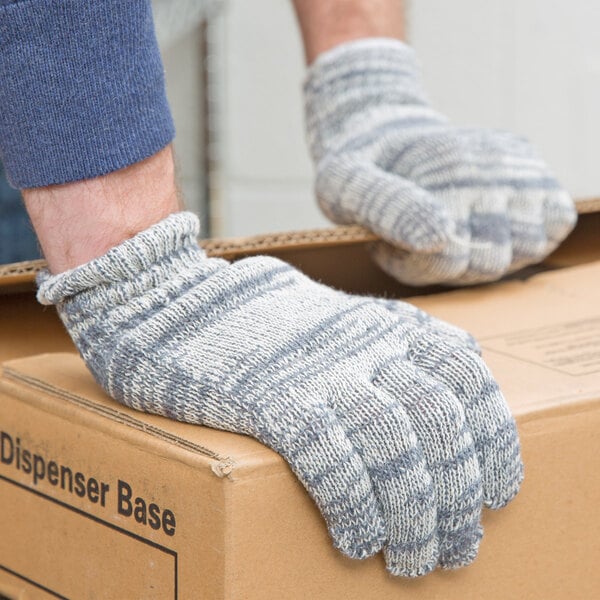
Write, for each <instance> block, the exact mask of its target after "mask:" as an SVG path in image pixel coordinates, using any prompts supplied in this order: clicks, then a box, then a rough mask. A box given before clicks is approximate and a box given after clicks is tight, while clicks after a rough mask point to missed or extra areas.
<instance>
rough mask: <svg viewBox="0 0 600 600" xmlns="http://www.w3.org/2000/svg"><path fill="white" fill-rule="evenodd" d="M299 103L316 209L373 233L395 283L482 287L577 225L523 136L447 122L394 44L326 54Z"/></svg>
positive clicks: (376, 251)
mask: <svg viewBox="0 0 600 600" xmlns="http://www.w3.org/2000/svg"><path fill="white" fill-rule="evenodd" d="M305 100H306V122H307V131H308V139H309V144H310V148H311V152H312V155H313V158H314V160H315V163H316V165H317V182H316V191H317V197H318V200H319V203H320V206H321V208H322V209H323V211H324V212H325V214H326V215H327V216H328V217H329V218H330V219H332V220H333V221H335V222H336V223H344V224H350V223H359V224H361V225H364V226H365V227H367V228H369V229H370V230H371V231H373V232H374V233H376V234H377V235H379V236H380V237H381V238H382V239H383V240H384V241H385V242H383V243H379V244H376V245H375V246H374V248H373V257H374V258H375V260H376V261H377V263H378V264H379V265H380V266H381V267H382V268H383V269H384V270H385V271H387V272H388V273H389V274H390V275H392V276H394V277H396V278H397V279H399V280H400V281H403V282H405V283H408V284H414V285H424V284H432V283H455V284H456V283H458V284H472V283H477V282H483V281H492V280H495V279H498V278H499V277H501V276H502V275H504V274H505V273H507V272H512V271H515V270H517V269H520V268H522V267H524V266H526V265H528V264H532V263H535V262H538V261H540V260H541V259H543V258H544V257H545V256H546V255H547V254H549V253H550V252H551V251H552V250H553V249H554V248H556V246H557V245H558V244H559V243H560V242H561V241H562V240H563V239H564V238H565V237H566V235H567V234H568V233H569V232H570V231H571V229H572V227H573V225H574V223H575V220H576V211H575V208H574V204H573V201H572V200H571V198H570V197H569V195H568V193H567V192H566V191H565V190H563V189H562V188H561V186H560V184H559V183H558V182H557V180H556V179H555V177H554V176H553V175H552V173H551V172H550V170H549V169H548V167H547V166H546V164H545V163H544V161H542V160H541V158H540V157H539V156H538V155H537V154H536V152H535V150H534V149H533V148H532V146H531V145H530V144H529V143H528V142H527V141H525V140H524V139H522V138H520V137H517V136H514V135H512V134H510V133H505V132H501V131H496V130H484V129H475V128H463V127H454V126H452V125H451V124H450V123H448V121H447V119H446V118H444V117H443V116H442V115H440V114H439V113H437V112H435V111H434V110H433V109H432V108H431V107H430V105H429V103H428V102H427V99H426V97H425V94H424V92H423V90H422V86H421V83H420V80H419V73H418V69H417V65H416V60H415V56H414V53H413V51H412V50H411V49H410V48H408V47H407V46H405V45H404V44H402V43H401V42H399V41H396V40H391V39H377V38H374V39H367V40H360V41H357V42H350V43H348V44H343V45H341V46H338V47H337V48H334V49H333V50H331V51H329V52H327V53H325V54H324V55H322V56H321V57H319V58H318V59H317V61H316V62H315V63H314V65H313V66H312V67H311V68H310V70H309V73H308V76H307V80H306V83H305Z"/></svg>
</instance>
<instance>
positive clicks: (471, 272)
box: [456, 189, 512, 283]
mask: <svg viewBox="0 0 600 600" xmlns="http://www.w3.org/2000/svg"><path fill="white" fill-rule="evenodd" d="M465 193H466V192H462V191H461V192H460V194H461V196H462V195H464V194H465ZM474 193H475V194H476V196H475V197H474V198H473V199H472V201H471V202H470V203H469V204H470V213H469V215H468V227H469V231H470V241H469V266H468V268H467V270H466V272H465V274H464V276H463V277H462V278H460V281H461V283H475V282H485V281H495V280H497V279H499V278H500V277H502V275H504V274H505V273H506V271H507V270H508V268H509V266H510V263H511V260H512V245H511V230H510V221H509V219H508V216H507V212H508V198H507V195H506V192H505V190H502V189H498V190H491V189H479V190H474ZM456 201H460V202H462V201H463V200H462V199H460V200H456Z"/></svg>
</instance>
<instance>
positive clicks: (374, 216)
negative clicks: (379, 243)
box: [316, 156, 452, 252]
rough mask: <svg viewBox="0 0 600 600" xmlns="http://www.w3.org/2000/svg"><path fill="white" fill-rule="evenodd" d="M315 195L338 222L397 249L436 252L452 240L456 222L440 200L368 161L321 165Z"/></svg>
mask: <svg viewBox="0 0 600 600" xmlns="http://www.w3.org/2000/svg"><path fill="white" fill-rule="evenodd" d="M316 194H317V198H318V200H319V204H320V206H321V208H322V209H323V210H324V212H325V213H326V214H327V216H328V217H329V218H331V219H332V220H333V221H335V222H337V223H346V224H348V223H358V224H360V225H363V226H364V227H367V228H368V229H370V230H371V231H372V232H373V233H375V234H377V235H379V236H380V237H381V238H383V239H384V240H387V241H388V242H390V243H391V244H393V245H395V246H398V247H401V248H405V249H409V250H415V251H419V252H435V251H436V250H439V249H441V248H444V247H445V246H446V244H447V243H448V241H449V235H450V233H451V231H452V220H451V218H450V216H449V214H448V212H447V210H446V209H445V207H444V206H443V205H442V203H440V201H439V200H438V199H437V198H436V197H435V196H433V195H432V194H430V193H429V192H427V191H425V190H424V189H422V188H420V187H418V186H416V185H415V184H414V183H412V182H411V181H409V180H407V179H404V178H403V177H400V176H399V175H394V174H390V173H387V172H386V171H383V170H382V169H380V168H378V167H377V166H376V165H375V164H373V163H368V162H366V161H365V160H364V159H362V160H361V159H359V158H356V157H353V156H345V157H343V158H337V157H336V158H331V159H327V160H325V161H322V162H321V164H320V165H319V168H318V173H317V178H316Z"/></svg>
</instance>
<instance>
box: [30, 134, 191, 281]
mask: <svg viewBox="0 0 600 600" xmlns="http://www.w3.org/2000/svg"><path fill="white" fill-rule="evenodd" d="M23 197H24V200H25V205H26V207H27V211H28V212H29V216H30V217H31V221H32V223H33V226H34V228H35V230H36V233H37V235H38V239H39V240H40V244H41V246H42V250H43V252H44V255H45V257H46V260H47V261H48V265H49V267H50V270H51V271H52V272H53V273H60V272H62V271H65V270H67V269H72V268H73V267H76V266H78V265H81V264H83V263H85V262H87V261H90V260H92V259H94V258H97V257H99V256H101V255H102V254H104V253H105V252H107V251H108V250H109V249H110V248H112V247H113V246H116V245H117V244H120V243H121V242H123V241H125V240H126V239H128V238H130V237H132V236H134V235H135V234H137V233H139V232H140V231H143V230H144V229H146V228H148V227H150V225H154V224H155V223H157V222H158V221H160V220H161V219H163V218H164V217H166V216H167V215H169V214H171V213H172V212H175V211H177V210H179V209H180V205H179V200H178V196H177V189H176V187H175V177H174V167H173V156H172V152H171V148H170V146H169V147H167V148H165V149H164V150H161V151H160V152H159V153H158V154H155V155H154V156H151V157H150V158H147V159H146V160H143V161H141V162H138V163H136V164H134V165H131V166H129V167H127V168H125V169H120V170H119V171H114V172H113V173H109V174H108V175H104V176H102V177H97V178H95V179H87V180H84V181H77V182H74V183H67V184H64V185H53V186H48V187H44V188H31V189H25V190H23Z"/></svg>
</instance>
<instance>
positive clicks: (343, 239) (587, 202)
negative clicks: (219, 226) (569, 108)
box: [0, 198, 600, 289]
mask: <svg viewBox="0 0 600 600" xmlns="http://www.w3.org/2000/svg"><path fill="white" fill-rule="evenodd" d="M576 205H577V212H578V213H579V214H581V215H583V214H588V213H594V212H600V198H584V199H580V200H576ZM377 239H378V238H377V236H376V235H374V234H373V233H371V232H370V231H368V230H367V229H365V228H364V227H360V226H358V225H342V226H339V227H330V228H327V229H310V230H305V231H291V232H282V233H269V234H261V235H255V236H250V237H241V238H214V239H208V240H202V241H201V242H200V246H201V247H202V248H204V250H205V251H206V253H207V255H208V256H220V257H222V258H227V259H235V258H239V257H242V256H246V255H249V254H259V253H261V252H277V251H282V250H301V249H303V248H314V249H318V248H324V247H328V246H339V245H344V244H348V245H351V244H364V243H368V242H374V241H377ZM45 266H46V262H45V261H44V260H32V261H25V262H20V263H12V264H7V265H0V287H6V288H8V287H10V288H11V289H13V288H18V286H24V287H28V286H30V284H31V283H33V281H34V280H35V276H36V274H37V273H38V271H40V270H41V269H43V268H44V267H45Z"/></svg>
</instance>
